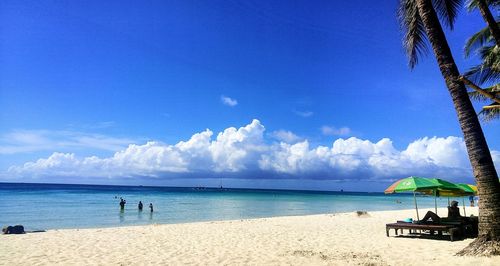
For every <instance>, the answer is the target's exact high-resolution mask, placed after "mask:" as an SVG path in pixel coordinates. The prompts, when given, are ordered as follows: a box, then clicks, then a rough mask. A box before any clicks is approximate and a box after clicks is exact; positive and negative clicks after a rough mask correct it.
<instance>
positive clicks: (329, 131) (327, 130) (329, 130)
mask: <svg viewBox="0 0 500 266" xmlns="http://www.w3.org/2000/svg"><path fill="white" fill-rule="evenodd" d="M321 133H323V135H325V136H348V135H350V134H351V129H350V128H348V127H341V128H336V127H333V126H322V127H321Z"/></svg>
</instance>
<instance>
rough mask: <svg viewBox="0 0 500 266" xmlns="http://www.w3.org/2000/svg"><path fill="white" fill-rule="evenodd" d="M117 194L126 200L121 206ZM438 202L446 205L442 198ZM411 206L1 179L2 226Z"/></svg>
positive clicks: (299, 194)
mask: <svg viewBox="0 0 500 266" xmlns="http://www.w3.org/2000/svg"><path fill="white" fill-rule="evenodd" d="M120 197H123V198H124V199H125V200H126V201H127V204H126V206H125V210H124V211H120V207H119V199H120ZM139 200H141V201H142V202H143V203H144V210H143V211H142V212H139V211H138V209H137V203H138V202H139ZM397 200H399V201H401V203H397V202H396V201H397ZM150 202H151V203H153V205H154V210H155V211H154V212H153V213H150V212H149V209H148V205H149V203H150ZM418 204H419V207H427V208H430V207H433V206H434V198H429V197H419V198H418ZM438 204H439V206H441V207H444V206H446V200H444V199H439V200H438ZM411 208H414V203H413V196H412V195H407V194H396V195H384V194H383V193H353V192H310V191H290V190H252V189H196V188H167V187H130V186H94V185H60V184H14V183H0V226H5V225H14V224H22V225H24V226H25V227H26V229H27V230H42V229H59V228H92V227H110V226H122V225H141V224H151V223H184V222H198V221H214V220H233V219H247V218H261V217H274V216H287V215H306V214H321V213H339V212H350V211H356V210H365V211H375V210H395V209H411Z"/></svg>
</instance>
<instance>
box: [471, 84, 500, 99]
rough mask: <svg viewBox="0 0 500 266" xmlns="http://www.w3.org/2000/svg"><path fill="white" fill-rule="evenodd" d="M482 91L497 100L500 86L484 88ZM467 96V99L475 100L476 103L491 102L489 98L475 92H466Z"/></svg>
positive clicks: (499, 94)
mask: <svg viewBox="0 0 500 266" xmlns="http://www.w3.org/2000/svg"><path fill="white" fill-rule="evenodd" d="M483 90H484V91H486V92H489V93H491V94H493V95H495V97H497V98H499V96H500V84H495V85H493V86H491V87H488V88H484V89H483ZM468 94H469V97H470V98H471V99H473V100H476V101H488V100H491V98H489V97H486V96H485V95H484V94H481V93H480V92H478V91H475V90H473V91H470V92H468Z"/></svg>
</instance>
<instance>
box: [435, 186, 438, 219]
mask: <svg viewBox="0 0 500 266" xmlns="http://www.w3.org/2000/svg"><path fill="white" fill-rule="evenodd" d="M434 213H435V214H438V204H437V189H434Z"/></svg>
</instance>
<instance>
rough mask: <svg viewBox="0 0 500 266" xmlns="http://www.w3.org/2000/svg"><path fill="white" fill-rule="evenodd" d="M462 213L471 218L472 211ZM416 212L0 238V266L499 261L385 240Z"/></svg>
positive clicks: (452, 248) (424, 243) (432, 244)
mask: <svg viewBox="0 0 500 266" xmlns="http://www.w3.org/2000/svg"><path fill="white" fill-rule="evenodd" d="M426 211H427V210H425V209H424V210H421V215H423V214H424V213H425V212H426ZM445 212H446V210H445V209H439V213H445ZM467 212H468V215H470V214H471V213H473V214H475V215H477V208H468V209H467ZM414 215H415V210H402V211H379V212H369V213H368V215H364V216H358V215H357V214H356V213H354V212H353V213H341V214H322V215H310V216H293V217H275V218H262V219H251V220H233V221H217V222H200V223H187V224H165V225H148V226H129V227H116V228H93V229H64V230H49V231H47V232H43V233H28V234H24V235H2V236H0V264H1V265H55V264H58V265H149V264H162V265H186V264H189V265H426V264H428V265H500V257H496V258H484V257H480V258H477V257H458V256H454V254H455V253H456V252H458V251H459V250H461V249H462V248H463V247H465V246H466V245H467V244H469V243H470V242H471V241H472V239H465V240H459V241H455V242H450V241H446V240H433V239H419V238H409V237H394V234H393V232H391V237H386V233H385V224H386V223H389V222H394V221H396V220H397V219H404V218H407V217H413V216H414Z"/></svg>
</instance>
